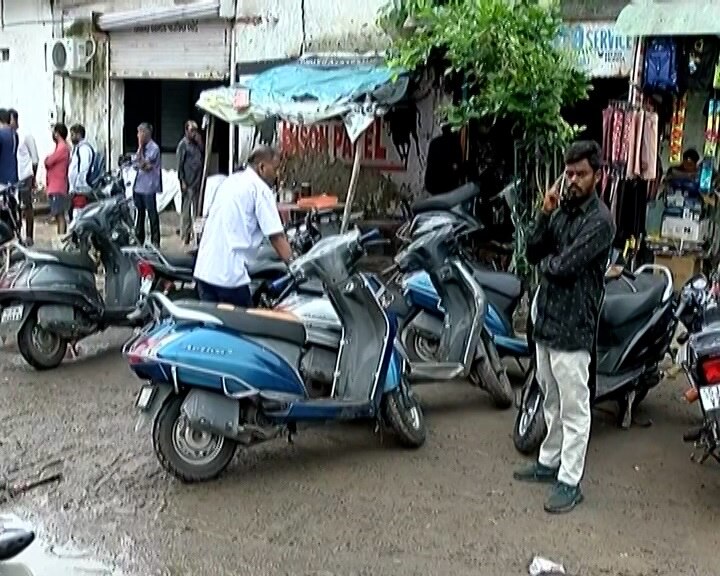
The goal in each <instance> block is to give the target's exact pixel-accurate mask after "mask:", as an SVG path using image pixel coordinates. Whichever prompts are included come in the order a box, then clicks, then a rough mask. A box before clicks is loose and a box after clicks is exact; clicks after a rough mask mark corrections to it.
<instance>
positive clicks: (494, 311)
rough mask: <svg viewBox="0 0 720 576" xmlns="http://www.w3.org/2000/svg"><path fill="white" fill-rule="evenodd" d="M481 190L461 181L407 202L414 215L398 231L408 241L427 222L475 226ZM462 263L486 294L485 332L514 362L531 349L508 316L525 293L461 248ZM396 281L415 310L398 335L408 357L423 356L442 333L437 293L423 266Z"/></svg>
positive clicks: (509, 189)
mask: <svg viewBox="0 0 720 576" xmlns="http://www.w3.org/2000/svg"><path fill="white" fill-rule="evenodd" d="M513 186H514V184H512V185H510V186H508V187H506V188H505V189H503V191H502V192H500V194H498V198H505V197H507V196H508V195H510V194H511V192H512V189H513ZM479 193H480V189H479V188H478V187H477V186H475V185H473V184H466V185H465V186H463V187H461V188H458V189H457V190H454V191H452V192H449V193H447V194H442V195H439V196H434V197H432V198H428V199H426V200H421V201H419V202H416V203H415V204H414V205H413V206H412V211H413V213H414V214H415V216H414V217H413V220H412V222H411V223H410V224H408V225H407V226H406V227H405V229H404V230H403V231H402V232H400V233H399V234H400V236H401V239H403V240H404V242H405V243H408V242H410V241H412V237H413V235H414V233H415V232H414V231H415V230H416V229H417V228H418V227H421V226H424V225H425V223H426V222H427V221H431V222H440V221H442V220H445V221H447V222H448V223H457V224H460V223H466V224H467V225H468V226H469V227H475V228H479V227H480V224H479V222H478V221H477V220H476V219H475V218H474V216H472V211H473V206H472V204H473V202H475V200H476V198H477V195H478V194H479ZM463 254H464V255H465V262H466V263H467V265H468V266H469V267H470V269H471V270H472V274H473V276H474V278H475V280H476V281H477V282H478V283H479V284H480V286H482V289H483V292H484V293H485V297H486V298H487V302H488V305H487V313H486V314H485V331H486V332H487V333H488V334H489V335H490V336H491V337H492V340H493V342H494V344H495V348H496V350H497V354H498V355H499V356H500V357H512V358H515V359H516V360H518V361H519V359H521V358H528V357H529V356H530V355H531V352H530V350H529V348H528V342H527V339H526V338H525V337H523V336H520V335H518V334H516V332H515V330H514V328H513V315H514V314H515V310H516V308H517V305H518V303H519V302H520V299H521V298H522V295H523V293H524V286H523V284H522V281H521V280H520V279H519V278H518V277H517V276H515V275H514V274H510V273H508V272H497V271H494V270H489V269H487V268H484V267H482V266H478V265H476V264H474V263H472V262H471V260H470V259H469V258H468V257H467V255H466V254H465V252H464V251H463ZM400 286H401V288H402V291H403V294H404V295H405V298H406V300H407V302H408V304H409V305H410V306H411V307H412V308H413V309H414V310H415V318H414V320H412V321H410V322H408V323H406V324H405V325H404V327H403V332H402V336H401V337H402V340H403V344H404V346H405V348H406V349H407V350H408V353H409V354H410V355H411V357H414V358H418V359H428V358H431V357H432V355H433V354H434V351H435V350H436V349H437V346H438V343H439V341H440V334H441V332H442V322H443V312H442V310H441V305H440V300H439V297H438V293H437V291H436V289H435V287H434V285H433V282H432V281H431V279H430V276H429V275H428V274H427V272H425V271H424V270H421V271H417V272H414V273H412V274H407V275H405V276H404V277H402V278H401V280H400Z"/></svg>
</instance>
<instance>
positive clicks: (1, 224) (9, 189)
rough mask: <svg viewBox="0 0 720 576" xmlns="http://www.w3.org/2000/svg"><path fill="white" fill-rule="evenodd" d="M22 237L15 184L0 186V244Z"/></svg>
mask: <svg viewBox="0 0 720 576" xmlns="http://www.w3.org/2000/svg"><path fill="white" fill-rule="evenodd" d="M13 238H15V239H17V240H21V239H22V218H21V217H20V202H18V199H17V186H0V245H2V244H5V243H6V242H9V241H10V240H12V239H13Z"/></svg>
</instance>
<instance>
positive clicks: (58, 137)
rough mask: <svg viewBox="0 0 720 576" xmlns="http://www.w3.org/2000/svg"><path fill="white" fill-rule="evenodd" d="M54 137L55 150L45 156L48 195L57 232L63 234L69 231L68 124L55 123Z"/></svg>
mask: <svg viewBox="0 0 720 576" xmlns="http://www.w3.org/2000/svg"><path fill="white" fill-rule="evenodd" d="M52 137H53V141H54V142H55V150H54V152H53V153H52V154H50V156H48V157H47V158H45V170H46V173H47V175H46V179H47V195H48V200H49V201H50V215H51V216H52V217H53V218H54V219H55V222H56V224H57V233H58V234H60V235H62V234H65V232H66V231H67V221H66V219H65V214H66V212H67V210H68V201H67V199H68V190H69V188H70V183H69V180H68V174H69V170H70V147H69V146H68V143H67V137H68V129H67V126H65V124H62V123H58V124H55V126H53V129H52Z"/></svg>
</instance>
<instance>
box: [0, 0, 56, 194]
mask: <svg viewBox="0 0 720 576" xmlns="http://www.w3.org/2000/svg"><path fill="white" fill-rule="evenodd" d="M3 19H4V23H5V27H4V28H3V29H2V30H0V48H7V49H9V50H10V59H9V61H7V62H0V78H2V81H0V107H4V108H16V109H17V111H18V113H19V115H20V125H21V128H22V129H24V130H27V131H29V132H30V133H31V134H32V135H33V136H34V137H35V140H36V141H37V145H38V152H39V154H40V157H41V160H42V158H44V157H45V156H46V155H47V154H49V153H50V152H51V151H52V148H53V143H52V139H51V136H50V128H49V127H50V122H51V117H50V115H51V112H53V111H54V105H53V91H52V73H50V72H48V71H47V70H46V67H45V43H46V42H49V41H50V40H51V39H52V32H53V29H52V24H51V14H50V8H49V4H47V3H46V2H44V1H42V0H22V1H14V2H5V10H4V14H3ZM40 164H41V168H40V174H39V177H40V178H41V179H42V180H40V181H43V180H44V178H45V175H44V174H45V170H44V167H42V161H41V163H40Z"/></svg>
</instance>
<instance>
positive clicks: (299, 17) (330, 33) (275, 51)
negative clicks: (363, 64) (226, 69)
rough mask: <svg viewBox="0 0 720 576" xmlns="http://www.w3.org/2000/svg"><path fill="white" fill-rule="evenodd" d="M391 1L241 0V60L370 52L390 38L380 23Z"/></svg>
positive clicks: (239, 10) (239, 19)
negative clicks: (377, 22) (377, 23)
mask: <svg viewBox="0 0 720 576" xmlns="http://www.w3.org/2000/svg"><path fill="white" fill-rule="evenodd" d="M385 3H386V0H363V1H361V2H342V1H338V0H238V4H237V24H236V30H237V50H236V54H237V59H238V62H258V61H264V60H278V59H283V58H292V57H295V56H298V55H299V54H301V53H302V52H325V51H358V52H364V51H370V50H376V49H382V48H384V47H385V46H386V45H387V39H386V38H385V37H384V36H383V35H382V34H381V33H380V31H379V30H378V29H377V27H376V26H375V19H376V15H377V11H378V10H379V9H380V8H381V7H382V6H384V5H385Z"/></svg>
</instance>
